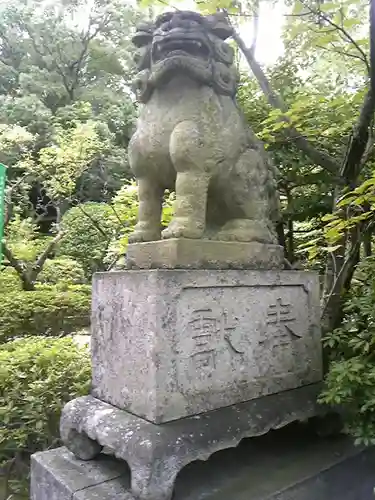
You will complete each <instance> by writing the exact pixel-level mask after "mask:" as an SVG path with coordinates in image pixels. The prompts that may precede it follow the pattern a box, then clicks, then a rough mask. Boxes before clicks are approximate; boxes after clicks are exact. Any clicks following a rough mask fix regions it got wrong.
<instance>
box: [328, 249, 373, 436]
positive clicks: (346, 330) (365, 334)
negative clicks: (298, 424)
mask: <svg viewBox="0 0 375 500" xmlns="http://www.w3.org/2000/svg"><path fill="white" fill-rule="evenodd" d="M344 312H345V317H344V320H343V323H342V325H341V327H340V328H338V329H337V330H335V331H334V332H333V333H331V334H330V335H327V337H326V338H325V339H323V342H324V346H325V348H326V349H327V351H328V354H329V356H330V360H331V363H330V367H329V370H328V373H327V376H326V380H325V389H324V392H323V394H322V395H321V398H320V400H321V402H323V403H326V404H330V405H342V408H343V410H345V413H344V417H345V423H346V430H347V432H349V433H350V434H352V435H353V436H354V437H355V438H356V440H357V442H358V443H364V444H371V443H372V444H374V443H375V259H374V257H370V258H367V259H366V260H364V261H363V262H362V263H361V265H360V266H359V268H358V271H357V273H356V275H355V277H354V281H353V285H352V289H351V291H350V294H349V295H348V297H347V300H346V303H345V307H344Z"/></svg>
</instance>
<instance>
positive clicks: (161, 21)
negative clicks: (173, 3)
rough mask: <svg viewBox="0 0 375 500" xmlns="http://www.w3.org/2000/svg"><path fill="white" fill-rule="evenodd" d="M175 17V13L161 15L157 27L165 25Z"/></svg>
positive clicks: (157, 19)
mask: <svg viewBox="0 0 375 500" xmlns="http://www.w3.org/2000/svg"><path fill="white" fill-rule="evenodd" d="M172 17H173V12H166V13H165V14H161V15H160V16H158V17H157V18H156V21H155V25H156V27H159V26H161V25H162V24H164V23H167V22H168V21H170V20H171V19H172Z"/></svg>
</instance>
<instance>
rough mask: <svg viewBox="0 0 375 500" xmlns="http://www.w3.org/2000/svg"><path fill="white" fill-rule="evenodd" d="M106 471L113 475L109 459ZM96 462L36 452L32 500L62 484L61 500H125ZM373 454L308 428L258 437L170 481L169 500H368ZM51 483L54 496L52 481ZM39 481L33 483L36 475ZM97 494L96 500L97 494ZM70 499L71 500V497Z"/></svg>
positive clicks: (125, 485) (55, 498) (54, 499)
mask: <svg viewBox="0 0 375 500" xmlns="http://www.w3.org/2000/svg"><path fill="white" fill-rule="evenodd" d="M112 460H113V462H114V463H113V467H114V469H115V470H117V468H118V462H117V461H116V460H114V459H112ZM72 464H76V467H77V469H79V470H80V476H82V477H86V476H90V475H92V471H93V469H94V468H96V470H97V471H99V470H100V471H101V472H100V474H98V476H99V475H100V477H101V481H102V482H100V483H99V484H98V485H90V486H83V487H82V481H81V478H80V476H74V479H73V480H75V481H77V485H76V486H75V487H73V488H72ZM101 464H102V460H101V459H100V460H99V461H97V460H95V461H93V462H81V461H80V460H78V459H74V458H72V456H71V454H70V453H69V452H67V451H66V449H65V448H59V449H57V450H51V451H46V452H43V453H38V454H36V455H35V456H34V457H33V458H32V468H33V469H35V468H36V467H38V469H39V470H40V469H41V470H42V471H43V472H42V474H41V476H42V477H43V485H44V488H45V489H44V491H43V492H41V491H40V490H39V493H40V496H35V495H34V496H32V500H47V499H48V500H60V498H63V497H61V496H59V491H60V490H63V489H64V487H65V486H64V485H65V484H68V485H69V486H68V489H70V490H74V491H75V493H74V494H72V496H70V497H69V500H133V498H134V497H133V495H131V493H130V492H129V488H130V474H129V471H128V468H127V467H126V465H125V464H123V466H122V475H121V476H119V477H116V478H113V475H111V474H110V473H106V472H105V471H103V469H102V466H101ZM374 471H375V450H374V448H369V449H366V450H363V448H361V447H358V446H353V444H352V443H351V442H350V440H348V439H347V438H345V437H338V438H335V439H332V438H330V439H322V438H317V437H316V435H313V434H311V433H310V431H309V429H308V427H307V428H306V427H305V426H292V427H291V428H289V427H288V428H283V429H282V430H279V431H275V432H271V433H269V434H267V435H266V436H262V437H258V438H252V439H245V440H243V441H242V442H241V444H240V445H239V446H238V447H237V448H231V449H227V450H223V451H221V452H218V453H215V454H214V455H213V456H211V457H210V459H209V460H207V461H206V462H201V461H197V462H194V463H192V464H190V465H189V466H188V467H185V468H184V469H183V470H182V472H181V473H180V474H179V475H178V477H177V480H176V486H175V490H174V497H173V498H174V500H249V499H251V500H373V488H374V484H375V475H374ZM56 476H57V477H58V478H59V481H58V489H56V485H55V477H56ZM39 477H40V476H39ZM99 492H100V496H98V495H97V494H98V493H99ZM73 495H74V496H73Z"/></svg>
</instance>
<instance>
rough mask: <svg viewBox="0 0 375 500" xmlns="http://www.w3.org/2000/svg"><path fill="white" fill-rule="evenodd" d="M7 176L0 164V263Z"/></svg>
mask: <svg viewBox="0 0 375 500" xmlns="http://www.w3.org/2000/svg"><path fill="white" fill-rule="evenodd" d="M6 175H7V168H6V166H5V165H3V164H2V163H0V263H1V261H2V258H3V254H2V249H1V246H2V245H1V243H2V239H3V235H4V222H5V216H6V214H5V178H6Z"/></svg>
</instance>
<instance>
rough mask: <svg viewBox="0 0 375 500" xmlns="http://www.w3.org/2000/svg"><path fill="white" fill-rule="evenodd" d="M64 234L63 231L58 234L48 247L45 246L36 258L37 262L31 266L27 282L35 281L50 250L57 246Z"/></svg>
mask: <svg viewBox="0 0 375 500" xmlns="http://www.w3.org/2000/svg"><path fill="white" fill-rule="evenodd" d="M64 234H65V233H64V232H63V231H60V232H58V233H57V235H56V236H55V237H54V238H53V240H51V241H50V242H49V243H48V245H47V246H46V248H45V249H44V250H43V252H42V253H41V254H40V256H39V257H38V259H37V261H36V262H35V264H34V265H33V267H32V269H31V272H30V275H29V280H30V282H31V283H33V282H34V281H35V280H36V278H37V276H38V274H39V273H40V271H41V270H42V269H43V266H44V263H45V261H46V260H47V259H48V257H49V256H50V254H51V252H52V250H53V249H54V248H55V246H56V245H57V243H58V242H59V241H60V240H61V239H62V237H63V236H64Z"/></svg>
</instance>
